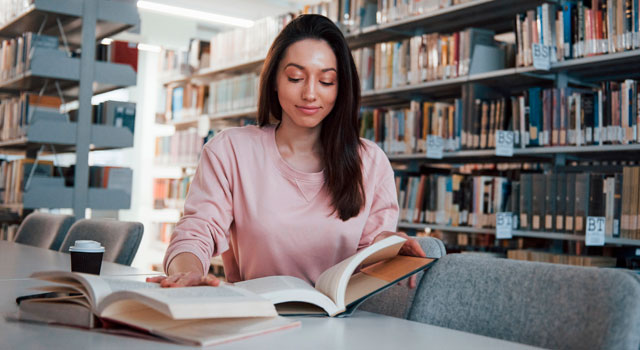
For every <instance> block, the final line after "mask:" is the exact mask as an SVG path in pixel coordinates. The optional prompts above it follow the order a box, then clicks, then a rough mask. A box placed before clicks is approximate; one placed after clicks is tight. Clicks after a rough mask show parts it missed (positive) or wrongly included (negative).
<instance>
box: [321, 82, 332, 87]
mask: <svg viewBox="0 0 640 350" xmlns="http://www.w3.org/2000/svg"><path fill="white" fill-rule="evenodd" d="M320 84H322V85H324V86H331V85H333V84H334V83H326V82H324V81H321V82H320Z"/></svg>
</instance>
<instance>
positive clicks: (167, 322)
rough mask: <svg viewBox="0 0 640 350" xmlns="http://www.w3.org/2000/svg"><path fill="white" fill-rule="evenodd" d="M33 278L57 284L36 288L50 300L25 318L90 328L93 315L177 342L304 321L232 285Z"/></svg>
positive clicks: (26, 308)
mask: <svg viewBox="0 0 640 350" xmlns="http://www.w3.org/2000/svg"><path fill="white" fill-rule="evenodd" d="M31 277H33V278H37V279H41V280H45V281H49V282H53V283H55V284H52V285H47V286H42V287H37V288H36V289H39V290H42V291H45V292H48V293H49V294H48V295H47V297H45V298H40V299H37V298H30V299H28V300H24V301H22V302H21V303H20V307H19V309H20V316H19V317H20V319H21V320H28V321H39V322H51V323H61V324H67V325H75V326H80V327H86V328H91V327H92V326H93V325H94V321H95V319H94V317H93V315H95V316H97V317H98V319H100V320H102V321H103V322H104V323H107V324H109V323H115V324H119V325H126V326H129V327H132V328H134V329H137V330H140V331H143V332H146V333H149V334H152V335H154V336H157V337H160V338H164V339H167V340H171V341H174V342H178V343H184V344H194V345H203V346H206V345H214V344H219V343H224V342H229V341H232V340H235V339H240V338H246V337H250V336H254V335H258V334H262V333H267V332H271V331H275V330H280V329H286V328H292V327H296V326H299V325H300V323H299V322H296V321H294V320H291V319H287V318H284V317H280V316H278V314H277V312H276V309H275V308H274V306H273V304H272V303H271V302H270V301H269V300H266V299H264V298H262V297H260V296H258V295H256V294H254V293H252V292H250V291H247V290H244V289H242V288H238V287H235V286H230V285H222V286H219V287H216V288H213V287H206V286H203V287H187V288H160V287H159V285H158V284H156V283H146V282H138V281H133V280H126V279H118V278H109V277H100V276H95V275H89V274H83V273H73V272H67V271H46V272H37V273H35V274H33V275H32V276H31Z"/></svg>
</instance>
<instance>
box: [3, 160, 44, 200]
mask: <svg viewBox="0 0 640 350" xmlns="http://www.w3.org/2000/svg"><path fill="white" fill-rule="evenodd" d="M34 166H35V170H33V176H53V170H54V166H53V162H52V161H47V160H38V162H37V164H36V162H35V159H33V158H22V159H16V160H12V161H2V162H0V186H2V187H1V188H0V198H1V199H2V203H3V204H20V203H22V195H23V193H24V190H25V186H26V184H27V181H28V178H29V176H30V175H31V172H32V169H33V168H34Z"/></svg>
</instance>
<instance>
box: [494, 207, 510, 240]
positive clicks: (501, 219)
mask: <svg viewBox="0 0 640 350" xmlns="http://www.w3.org/2000/svg"><path fill="white" fill-rule="evenodd" d="M512 228H513V214H511V213H510V212H507V213H497V214H496V238H497V239H510V238H512V235H511V229H512Z"/></svg>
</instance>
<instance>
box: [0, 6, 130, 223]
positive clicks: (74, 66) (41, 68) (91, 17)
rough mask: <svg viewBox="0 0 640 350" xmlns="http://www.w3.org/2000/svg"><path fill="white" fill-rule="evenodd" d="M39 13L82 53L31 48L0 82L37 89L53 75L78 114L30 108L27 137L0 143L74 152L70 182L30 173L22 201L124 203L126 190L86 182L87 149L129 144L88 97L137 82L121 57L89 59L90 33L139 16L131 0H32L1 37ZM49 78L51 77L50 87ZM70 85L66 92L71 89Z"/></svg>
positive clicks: (80, 214) (80, 206)
mask: <svg viewBox="0 0 640 350" xmlns="http://www.w3.org/2000/svg"><path fill="white" fill-rule="evenodd" d="M45 18H46V22H45V25H44V28H45V30H44V32H43V33H44V34H50V35H58V28H57V21H56V18H57V19H59V20H60V21H61V23H62V26H63V29H64V31H65V33H66V35H67V38H68V40H69V42H70V44H71V45H80V46H81V47H82V48H84V49H83V50H82V53H83V54H82V56H81V57H80V58H70V57H68V56H67V53H66V52H64V51H62V50H51V49H41V48H38V49H36V51H35V53H34V56H33V58H32V61H31V66H30V67H29V70H28V71H26V72H25V73H23V74H21V75H20V76H17V77H15V78H13V79H11V80H8V81H3V82H0V90H12V91H15V90H31V91H33V90H37V89H39V88H41V87H42V86H43V84H44V83H45V81H47V80H49V79H51V80H56V81H59V82H60V85H61V88H62V89H63V91H64V92H65V94H66V95H71V96H74V97H75V96H77V99H78V102H79V108H78V121H77V122H74V123H71V122H69V117H68V116H67V115H63V114H60V113H55V112H52V111H47V110H37V109H35V110H34V111H33V115H32V116H31V117H32V118H31V123H30V125H29V127H28V129H27V132H26V137H23V138H19V139H18V140H17V141H16V142H4V143H6V145H5V144H4V143H3V144H1V145H0V147H6V148H16V147H17V148H19V147H23V148H26V147H27V145H28V144H34V143H36V144H37V143H41V144H54V145H65V146H68V147H66V148H65V150H66V149H69V150H75V152H76V164H75V180H74V183H75V185H74V186H73V187H65V186H64V179H63V178H60V177H37V176H34V177H33V178H32V179H31V181H30V183H29V187H28V188H27V189H26V190H25V191H24V193H23V204H22V207H23V208H72V209H73V211H74V215H75V217H76V219H81V218H84V216H85V211H86V210H85V209H86V208H94V209H110V210H113V209H126V208H129V207H130V205H131V194H130V190H127V191H124V190H122V189H108V188H89V187H88V183H89V181H88V180H89V164H88V158H89V150H90V147H91V145H93V147H94V149H109V148H124V147H131V146H132V145H133V134H132V133H131V131H130V130H129V129H127V128H122V127H115V126H107V125H93V124H92V123H91V115H92V106H91V97H92V96H93V94H94V92H104V91H109V90H112V89H116V88H120V87H125V86H131V85H135V84H136V78H137V77H136V72H135V71H134V70H133V68H132V67H131V66H129V65H126V64H117V63H109V62H96V61H95V45H96V39H101V38H102V37H105V36H108V35H112V34H115V33H117V32H120V31H122V30H125V29H127V28H129V27H132V26H137V25H139V23H140V19H139V16H138V12H137V7H136V2H135V1H132V0H34V3H33V5H32V6H31V7H30V8H29V9H28V10H27V11H25V12H24V13H23V14H21V15H19V16H18V17H16V18H15V19H14V20H12V21H10V22H8V23H7V24H6V25H4V26H2V27H0V37H1V36H4V37H13V36H17V35H20V34H21V33H23V32H27V31H31V32H37V31H38V29H39V28H40V26H41V25H42V23H43V20H44V19H45ZM53 88H54V84H50V87H49V91H51V90H53ZM70 92H71V93H70Z"/></svg>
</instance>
